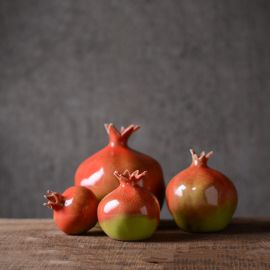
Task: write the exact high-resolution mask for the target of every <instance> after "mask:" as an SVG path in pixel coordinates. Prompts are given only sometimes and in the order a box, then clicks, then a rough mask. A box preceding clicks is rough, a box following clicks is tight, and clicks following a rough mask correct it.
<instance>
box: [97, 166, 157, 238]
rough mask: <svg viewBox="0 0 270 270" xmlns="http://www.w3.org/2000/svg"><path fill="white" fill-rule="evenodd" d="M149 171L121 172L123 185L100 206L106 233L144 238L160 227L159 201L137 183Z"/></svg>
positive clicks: (120, 177) (99, 218) (101, 220)
mask: <svg viewBox="0 0 270 270" xmlns="http://www.w3.org/2000/svg"><path fill="white" fill-rule="evenodd" d="M144 175H145V173H142V174H139V173H138V171H135V172H134V173H133V174H129V172H128V171H126V172H124V173H123V174H118V175H117V177H118V178H119V179H120V185H119V187H118V188H116V189H115V190H114V191H112V192H111V193H109V194H108V195H107V196H105V197H104V198H103V199H102V200H101V202H100V203H99V206H98V221H99V224H100V226H101V228H102V229H103V230H104V232H105V233H106V234H107V235H108V236H110V237H111V238H113V239H117V240H126V241H132V240H142V239H146V238H149V237H150V236H151V235H152V234H153V233H154V231H155V230H156V228H157V226H158V224H159V219H160V207H159V203H158V200H157V199H156V197H155V196H153V195H152V193H150V192H149V191H147V190H146V189H144V188H142V187H140V186H138V185H137V184H136V182H138V181H139V180H140V178H142V177H143V176H144Z"/></svg>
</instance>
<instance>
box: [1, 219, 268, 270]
mask: <svg viewBox="0 0 270 270" xmlns="http://www.w3.org/2000/svg"><path fill="white" fill-rule="evenodd" d="M0 269H5V270H6V269H20V270H21V269H36V270H38V269H65V270H67V269H95V270H97V269H102V270H103V269H105V270H106V269H110V270H113V269H193V270H195V269H196V270H200V269H204V270H208V269H209V270H210V269H211V270H212V269H213V270H219V269H230V270H233V269H238V270H239V269H245V270H248V269H252V270H254V269H260V270H269V269H270V218H269V219H234V220H233V222H232V224H231V225H230V226H229V227H228V228H227V229H226V230H225V231H223V232H220V233H213V234H190V233H184V232H182V231H180V230H179V229H177V228H176V227H175V225H174V223H173V222H172V221H162V222H161V226H160V228H159V230H158V231H157V232H156V234H155V235H154V236H153V237H152V238H151V239H149V240H147V241H144V242H120V241H114V240H111V239H109V238H108V237H106V236H105V235H104V233H103V232H102V231H100V230H99V229H98V228H94V229H93V230H91V231H90V232H89V233H88V234H87V235H83V236H67V235H65V234H63V233H62V232H61V231H59V230H57V229H56V227H55V225H54V223H53V221H52V220H46V219H0Z"/></svg>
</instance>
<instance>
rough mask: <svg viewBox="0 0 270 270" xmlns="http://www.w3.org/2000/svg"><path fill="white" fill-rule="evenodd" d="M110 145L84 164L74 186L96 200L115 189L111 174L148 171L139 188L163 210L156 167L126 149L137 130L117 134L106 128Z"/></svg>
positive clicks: (162, 189) (161, 186)
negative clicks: (88, 193)
mask: <svg viewBox="0 0 270 270" xmlns="http://www.w3.org/2000/svg"><path fill="white" fill-rule="evenodd" d="M105 128H106V131H107V133H108V135H109V144H108V145H107V146H106V147H105V148H103V149H102V150H100V151H99V152H97V153H96V154H94V155H93V156H91V157H89V158H87V159H86V160H85V161H83V162H82V163H81V164H80V165H79V167H78V169H77V171H76V173H75V185H77V186H85V187H87V188H89V189H91V190H92V191H93V192H94V194H95V195H96V197H97V198H98V200H101V199H102V198H103V197H104V196H105V195H107V194H108V193H110V192H111V191H113V190H114V189H115V188H117V187H118V185H119V183H118V181H117V179H116V178H114V177H112V175H113V173H114V171H116V170H117V171H124V170H126V169H128V170H129V171H135V170H137V169H138V170H140V171H147V172H148V173H147V175H146V176H145V177H144V179H143V180H142V181H141V183H140V184H141V185H142V186H143V187H144V188H146V189H147V190H149V191H150V192H152V193H153V194H154V195H155V196H156V197H157V199H158V201H159V203H160V205H161V206H162V203H163V200H164V193H165V185H164V180H163V173H162V169H161V166H160V165H159V163H158V162H157V161H156V160H155V159H153V158H151V157H149V156H147V155H145V154H142V153H140V152H138V151H135V150H133V149H131V148H129V147H128V145H127V142H128V138H129V137H130V136H131V135H132V134H133V133H134V132H135V131H136V130H138V129H139V126H137V125H130V126H129V127H127V128H122V129H121V131H120V132H119V131H118V130H117V129H116V128H115V127H114V125H113V124H105Z"/></svg>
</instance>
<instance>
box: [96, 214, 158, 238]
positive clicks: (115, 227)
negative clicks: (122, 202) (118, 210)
mask: <svg viewBox="0 0 270 270" xmlns="http://www.w3.org/2000/svg"><path fill="white" fill-rule="evenodd" d="M99 225H100V227H101V228H102V230H103V231H104V232H105V233H106V234H107V235H108V236H109V237H110V238H112V239H115V240H122V241H136V240H143V239H147V238H149V237H151V236H152V234H153V233H154V232H155V230H156V228H157V226H158V222H157V220H156V219H149V218H148V217H145V216H125V215H122V216H119V217H115V218H111V219H110V220H106V221H103V222H100V223H99Z"/></svg>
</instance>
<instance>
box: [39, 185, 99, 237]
mask: <svg viewBox="0 0 270 270" xmlns="http://www.w3.org/2000/svg"><path fill="white" fill-rule="evenodd" d="M44 197H45V198H46V199H47V200H48V202H47V203H44V205H45V206H47V207H49V208H51V209H53V217H54V221H55V223H56V225H57V226H58V228H59V229H60V230H62V231H63V232H65V233H66V234H81V233H85V232H87V231H88V230H90V229H91V228H92V227H93V226H95V225H96V223H97V207H98V200H97V198H96V197H95V195H94V193H93V192H92V191H91V190H89V189H87V188H85V187H70V188H68V189H67V190H66V191H65V192H64V193H63V194H60V193H57V192H53V191H47V194H46V195H44Z"/></svg>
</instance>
